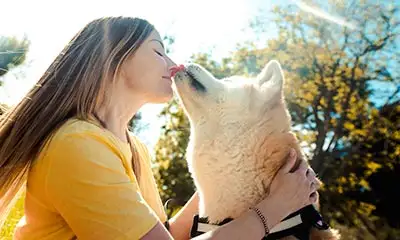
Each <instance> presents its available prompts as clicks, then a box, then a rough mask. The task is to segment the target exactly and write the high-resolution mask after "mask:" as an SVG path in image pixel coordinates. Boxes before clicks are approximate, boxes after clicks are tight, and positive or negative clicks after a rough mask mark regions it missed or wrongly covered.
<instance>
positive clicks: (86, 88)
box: [0, 17, 154, 229]
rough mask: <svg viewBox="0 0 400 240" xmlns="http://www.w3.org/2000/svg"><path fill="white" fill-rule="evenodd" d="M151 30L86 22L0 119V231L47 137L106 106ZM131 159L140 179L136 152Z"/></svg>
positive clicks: (139, 22) (124, 21)
mask: <svg viewBox="0 0 400 240" xmlns="http://www.w3.org/2000/svg"><path fill="white" fill-rule="evenodd" d="M153 30H154V27H153V26H152V25H151V24H150V23H148V22H147V21H146V20H143V19H139V18H129V17H107V18H100V19H96V20H94V21H92V22H90V23H88V24H87V25H86V26H85V27H84V28H83V29H81V30H80V31H79V32H78V33H77V34H76V35H75V36H74V37H73V38H72V40H71V41H70V42H69V43H68V44H67V46H66V47H65V48H64V49H63V50H62V51H61V53H60V54H59V55H58V56H57V57H56V59H55V60H54V61H53V63H52V64H51V65H50V67H49V68H48V69H47V71H46V72H45V73H44V74H43V76H42V77H41V78H40V79H39V81H38V82H37V84H36V85H35V86H34V87H33V88H32V89H31V90H30V92H29V93H28V94H27V95H26V96H25V97H24V98H23V99H22V100H21V101H20V102H19V103H18V104H17V105H16V106H15V107H13V108H12V109H10V110H9V111H7V112H6V113H5V114H3V115H2V116H1V117H0V229H1V227H2V225H3V224H4V221H5V219H6V217H7V216H8V213H9V211H10V208H11V207H12V205H13V200H15V199H16V195H17V194H18V192H20V190H21V189H23V187H24V185H25V181H26V178H27V174H28V171H29V168H30V166H31V165H32V162H33V161H34V159H35V158H36V157H37V155H38V154H39V152H40V151H41V149H42V148H43V146H44V144H45V143H46V141H47V140H48V139H49V138H50V137H51V135H52V133H54V131H55V130H57V128H59V127H60V126H61V125H62V124H64V123H65V122H66V121H67V120H68V119H69V118H71V117H77V118H79V119H82V120H88V119H89V118H90V117H91V115H92V114H93V113H94V111H95V109H97V107H98V106H99V105H101V104H105V101H107V99H108V98H107V95H106V93H107V92H106V88H107V87H108V86H109V84H110V83H112V82H113V81H114V79H115V76H116V74H117V73H118V71H119V68H120V65H121V64H122V62H123V61H124V60H125V59H127V58H128V57H129V56H131V55H132V54H133V53H134V52H135V51H136V49H137V48H138V47H139V46H140V45H141V44H142V43H143V42H144V40H145V39H146V38H147V37H148V36H149V35H150V34H151V32H152V31H153ZM132 149H134V148H132ZM132 155H133V157H132V161H133V168H134V171H135V174H136V176H137V177H139V175H140V174H139V173H138V171H139V170H140V165H139V161H137V156H138V155H137V152H136V151H133V152H132Z"/></svg>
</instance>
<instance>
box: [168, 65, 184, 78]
mask: <svg viewBox="0 0 400 240" xmlns="http://www.w3.org/2000/svg"><path fill="white" fill-rule="evenodd" d="M184 69H185V66H183V64H180V65H176V66H172V67H171V68H170V69H169V70H170V72H171V73H170V74H171V75H170V76H171V78H172V77H174V76H175V75H176V73H177V72H179V71H183V70H184Z"/></svg>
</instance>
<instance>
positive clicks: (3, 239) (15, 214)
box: [0, 194, 24, 240]
mask: <svg viewBox="0 0 400 240" xmlns="http://www.w3.org/2000/svg"><path fill="white" fill-rule="evenodd" d="M21 195H22V196H21V197H20V198H19V199H18V200H17V202H16V204H15V206H14V208H13V209H12V210H11V212H10V215H9V216H8V218H7V221H6V222H5V223H4V226H3V227H2V229H1V231H0V240H12V239H13V233H14V229H15V226H16V225H17V223H18V221H19V220H20V219H21V217H22V216H23V215H24V194H21Z"/></svg>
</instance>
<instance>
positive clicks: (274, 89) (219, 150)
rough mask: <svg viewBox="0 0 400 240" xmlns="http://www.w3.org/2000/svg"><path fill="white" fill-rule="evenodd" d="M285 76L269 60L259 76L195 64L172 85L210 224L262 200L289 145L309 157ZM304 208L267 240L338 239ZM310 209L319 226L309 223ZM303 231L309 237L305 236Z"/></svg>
mask: <svg viewBox="0 0 400 240" xmlns="http://www.w3.org/2000/svg"><path fill="white" fill-rule="evenodd" d="M283 82H284V77H283V73H282V70H281V67H280V65H279V63H278V62H277V61H270V62H269V63H268V64H267V65H266V66H265V68H264V69H263V70H262V72H261V73H260V74H259V75H258V76H257V78H254V79H249V78H243V77H238V76H236V77H230V78H227V79H223V80H218V79H215V78H214V77H213V76H212V75H211V74H210V73H209V72H208V71H207V70H205V69H204V68H202V67H201V66H199V65H196V64H189V65H188V66H185V67H184V68H182V69H178V70H177V73H176V74H175V76H174V83H175V84H174V86H175V91H176V92H177V94H178V97H179V99H180V101H181V103H182V105H183V107H184V110H185V112H186V114H187V116H188V118H189V120H190V125H191V136H190V141H189V146H188V149H187V161H188V167H189V170H190V172H191V173H192V177H193V179H194V182H195V185H196V187H197V190H198V192H199V196H200V206H199V208H200V217H201V218H202V219H204V218H206V220H207V223H209V224H221V223H224V221H225V222H226V220H227V219H232V218H236V217H238V216H239V215H241V214H242V213H244V212H245V211H247V210H248V209H249V207H251V206H255V205H256V204H257V203H259V202H260V201H261V200H262V199H264V198H265V197H266V196H267V194H268V189H269V186H270V184H271V181H272V179H273V178H274V176H275V175H276V173H277V172H278V170H279V169H280V168H281V166H282V165H283V164H284V161H285V160H286V159H287V155H288V152H289V149H290V148H295V149H296V151H297V153H298V156H299V161H298V163H300V161H305V160H304V157H303V154H302V152H301V150H300V148H299V145H298V143H297V140H296V138H295V137H294V135H292V134H290V130H291V118H290V115H289V112H288V110H287V108H286V105H285V102H284V98H283ZM310 209H311V210H310ZM313 211H315V213H317V214H316V215H315V213H313ZM300 214H302V212H298V213H294V214H293V215H291V216H289V217H288V221H286V223H285V224H282V225H278V226H277V227H276V229H272V230H271V232H276V233H277V234H276V235H275V236H274V235H273V234H271V236H272V237H269V238H266V239H277V238H282V237H285V236H287V235H290V236H297V237H298V238H300V239H303V238H305V239H309V238H310V239H338V235H337V234H336V233H335V231H334V230H332V229H328V226H327V225H326V224H324V223H323V222H322V221H321V220H322V218H320V215H319V214H318V212H316V210H315V209H314V208H313V207H312V206H311V208H307V210H304V215H303V214H302V215H300ZM310 214H311V215H310ZM313 214H314V215H313ZM306 215H307V216H309V218H313V219H314V220H315V219H317V220H316V221H317V222H318V224H316V222H310V223H306V221H307V220H306V219H305V218H307V217H305V216H306ZM310 216H311V217H310ZM318 217H319V218H318ZM301 219H302V220H301ZM196 224H198V223H196ZM283 225H284V226H283ZM299 226H301V229H300V230H299V228H298V227H299ZM296 227H297V229H296ZM318 228H319V230H318ZM290 229H295V230H293V231H289V230H290ZM311 229H312V230H311ZM296 231H300V232H301V233H300V232H299V233H297V232H296ZM310 231H311V232H310ZM282 233H284V234H282ZM304 234H306V235H307V237H301V236H305V235H304Z"/></svg>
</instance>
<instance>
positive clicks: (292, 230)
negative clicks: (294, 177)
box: [190, 205, 329, 240]
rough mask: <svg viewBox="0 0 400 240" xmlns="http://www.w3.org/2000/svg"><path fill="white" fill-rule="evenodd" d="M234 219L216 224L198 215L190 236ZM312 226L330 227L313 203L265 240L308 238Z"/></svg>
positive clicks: (295, 214)
mask: <svg viewBox="0 0 400 240" xmlns="http://www.w3.org/2000/svg"><path fill="white" fill-rule="evenodd" d="M232 220H233V219H231V218H228V219H225V220H224V221H222V222H221V223H219V224H218V225H215V224H209V223H208V219H207V218H200V217H199V215H196V216H194V218H193V225H192V229H191V232H190V237H191V238H194V237H196V236H199V235H201V234H203V233H206V232H209V231H213V230H215V229H217V228H218V227H220V226H222V225H224V224H226V223H228V222H230V221H232ZM312 227H314V228H316V229H318V230H327V229H329V225H328V224H327V223H325V222H324V220H323V218H322V216H321V214H320V213H319V212H318V211H317V210H316V209H315V208H314V206H313V205H308V206H306V207H304V208H302V209H300V210H299V211H297V212H294V213H292V214H290V215H289V216H287V217H286V218H285V219H283V220H282V222H280V223H279V224H278V225H276V226H275V227H274V228H272V229H271V231H270V234H268V236H265V237H264V238H263V240H274V239H280V238H283V237H287V236H295V237H296V238H297V239H299V240H308V239H309V236H310V231H311V228H312Z"/></svg>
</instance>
